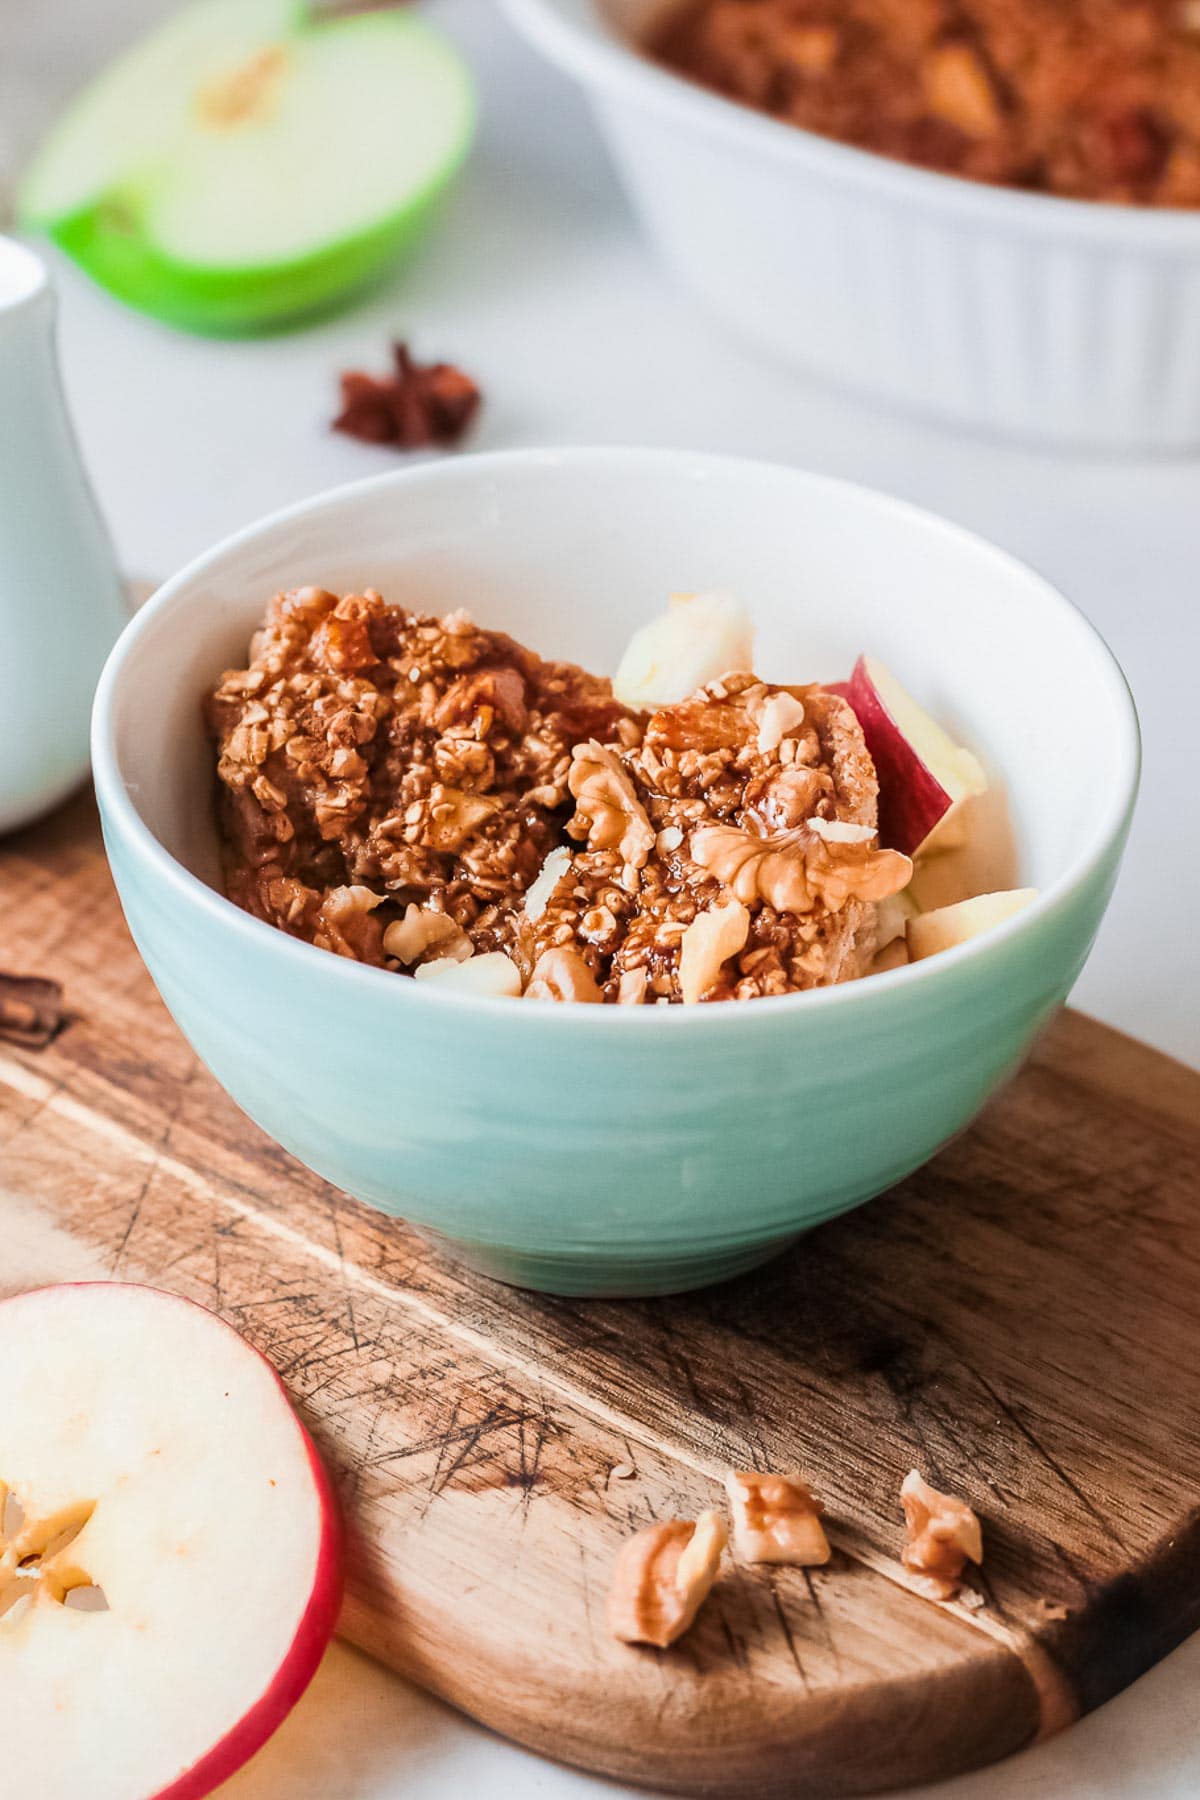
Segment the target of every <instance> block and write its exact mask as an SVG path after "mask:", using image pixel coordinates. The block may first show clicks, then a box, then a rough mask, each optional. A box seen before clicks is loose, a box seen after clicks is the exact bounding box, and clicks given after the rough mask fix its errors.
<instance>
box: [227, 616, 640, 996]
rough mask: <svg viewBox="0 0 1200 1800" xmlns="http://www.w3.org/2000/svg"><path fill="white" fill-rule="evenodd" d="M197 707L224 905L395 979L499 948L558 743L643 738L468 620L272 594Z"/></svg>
mask: <svg viewBox="0 0 1200 1800" xmlns="http://www.w3.org/2000/svg"><path fill="white" fill-rule="evenodd" d="M206 711H207V719H208V724H209V728H210V730H211V731H212V734H213V736H214V737H215V739H216V742H217V750H218V762H217V775H218V779H219V784H220V785H219V805H220V820H221V827H222V833H223V837H224V840H225V850H226V855H225V876H226V888H227V892H228V894H229V896H230V898H231V899H232V900H235V901H236V902H237V904H238V905H239V906H242V907H244V908H245V909H246V911H247V912H251V913H253V914H254V915H255V916H256V917H257V918H260V919H265V920H266V921H267V922H268V923H269V924H272V925H277V926H280V927H281V928H282V929H283V930H285V931H288V932H290V933H291V934H292V935H293V936H295V937H301V938H305V939H307V940H308V942H310V943H313V944H317V945H319V946H321V947H322V948H324V949H327V950H334V951H337V952H338V953H339V954H340V955H343V956H350V957H354V958H356V959H357V960H358V961H360V962H367V963H374V964H377V965H382V964H389V965H391V966H395V967H403V968H409V967H412V966H413V965H414V964H417V963H420V962H422V961H423V960H425V959H426V957H427V956H429V955H431V954H432V953H433V952H434V951H436V952H437V953H438V954H439V955H441V956H445V955H447V954H455V955H457V954H462V955H464V956H465V955H468V954H470V953H471V952H472V951H479V952H488V951H496V950H501V949H504V948H505V947H506V946H507V945H508V944H509V943H510V941H511V936H512V930H513V923H514V918H515V914H516V908H517V903H518V902H519V900H520V898H521V897H522V895H523V894H524V891H525V889H526V888H527V887H528V886H529V885H530V883H531V882H532V881H533V879H534V877H535V876H536V875H537V873H538V871H539V869H540V868H541V866H542V864H543V862H544V861H545V859H546V856H547V854H548V853H549V851H550V850H551V849H552V848H553V847H554V845H555V844H556V843H558V842H559V839H560V836H561V824H560V821H561V818H562V815H563V813H564V809H565V807H566V804H567V802H568V799H569V795H568V788H567V783H568V779H569V776H570V771H571V752H572V750H573V749H574V747H575V746H576V745H577V744H580V743H589V742H592V741H596V742H599V743H602V744H608V743H613V744H620V743H621V742H622V741H627V742H634V741H636V739H637V738H638V737H639V736H640V733H641V725H640V722H639V721H638V719H637V718H636V716H635V715H634V714H633V713H632V712H631V711H630V710H629V709H628V708H626V707H623V706H621V705H619V704H618V703H617V702H616V701H615V700H614V699H613V697H612V689H611V684H610V683H609V682H607V681H604V680H601V679H600V678H599V677H596V676H592V675H587V674H585V673H584V671H583V670H582V669H577V668H575V667H573V666H572V665H570V664H568V663H556V662H545V661H543V660H542V658H541V657H538V656H535V655H533V653H532V652H531V651H528V650H525V649H523V648H522V647H521V646H520V645H519V644H517V643H515V642H514V641H513V640H512V639H511V638H509V637H505V636H504V635H503V634H501V633H499V632H494V631H483V630H481V629H480V628H479V627H478V626H476V625H475V624H473V623H472V621H471V620H470V619H469V618H468V616H467V615H466V614H465V613H462V612H458V613H451V614H450V615H449V616H448V617H446V618H444V619H434V618H427V617H424V616H422V615H419V614H416V613H411V612H406V611H405V610H404V609H403V608H402V607H399V606H389V605H386V604H385V603H384V601H383V600H382V599H381V598H380V596H379V595H378V594H377V593H374V592H373V591H370V590H368V591H367V592H366V593H362V594H348V595H346V596H344V597H343V598H339V597H338V596H337V595H336V594H331V593H327V592H326V591H325V590H324V589H322V588H315V587H310V588H298V589H296V590H294V591H293V592H291V593H286V594H280V595H277V596H276V598H275V599H274V600H272V601H271V603H270V606H269V608H268V612H267V618H266V623H265V624H264V626H263V629H262V630H261V631H259V632H258V633H257V634H256V635H255V637H254V639H253V641H252V643H251V646H250V658H249V663H248V665H247V667H245V668H243V669H233V670H230V671H228V672H227V673H226V674H225V675H223V676H222V678H221V680H220V682H219V684H218V685H217V687H216V689H215V691H214V692H213V693H212V695H211V696H210V697H209V699H208V701H207V707H206Z"/></svg>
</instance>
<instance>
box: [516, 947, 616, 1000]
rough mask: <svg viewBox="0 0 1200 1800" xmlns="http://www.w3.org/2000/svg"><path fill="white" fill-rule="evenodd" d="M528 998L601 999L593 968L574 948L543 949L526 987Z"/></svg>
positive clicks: (602, 996)
mask: <svg viewBox="0 0 1200 1800" xmlns="http://www.w3.org/2000/svg"><path fill="white" fill-rule="evenodd" d="M525 998H526V999H527V1000H573V1001H577V1002H582V1003H584V1004H587V1003H588V1002H598V1001H601V1000H603V998H604V995H603V994H602V993H601V992H600V989H599V988H598V987H597V986H596V980H595V977H594V976H593V974H592V971H591V970H590V969H589V968H588V966H587V964H586V963H585V962H584V960H583V958H582V956H580V954H579V952H578V951H577V950H568V949H566V948H558V949H555V950H543V952H542V954H541V955H540V956H539V957H538V959H537V961H536V963H535V964H534V965H533V973H532V975H531V976H530V977H529V982H528V985H527V986H526V989H525Z"/></svg>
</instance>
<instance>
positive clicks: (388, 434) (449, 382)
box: [333, 344, 482, 450]
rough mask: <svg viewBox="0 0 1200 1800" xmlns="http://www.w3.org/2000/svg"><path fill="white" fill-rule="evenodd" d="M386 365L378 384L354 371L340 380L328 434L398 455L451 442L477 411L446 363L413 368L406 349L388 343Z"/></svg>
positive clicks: (476, 396)
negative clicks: (389, 448) (389, 368)
mask: <svg viewBox="0 0 1200 1800" xmlns="http://www.w3.org/2000/svg"><path fill="white" fill-rule="evenodd" d="M392 360H393V363H394V365H395V368H394V373H393V374H392V375H390V376H384V377H383V378H382V379H377V378H376V377H375V376H373V375H366V374H364V373H363V372H362V371H361V370H359V369H352V370H350V371H349V372H348V373H347V374H345V375H343V376H342V410H341V412H340V413H339V414H338V416H337V418H336V419H335V420H334V421H333V429H334V430H335V431H344V432H345V433H346V434H347V435H348V436H350V437H356V438H361V439H362V440H363V441H364V442H365V443H368V444H394V445H395V446H396V447H397V449H400V450H417V449H421V448H422V447H423V446H425V445H426V444H453V443H455V442H456V441H457V440H458V439H459V438H460V437H461V436H462V434H463V432H464V431H465V430H466V429H467V426H468V425H469V424H470V423H471V420H472V419H473V418H474V417H475V414H476V412H477V411H478V410H479V403H480V399H481V398H482V396H481V394H480V392H479V389H478V388H477V387H476V385H475V383H474V382H473V381H472V380H471V379H470V377H469V376H467V375H464V374H463V372H462V370H461V369H456V368H455V367H454V365H453V364H452V363H429V364H422V363H415V362H414V361H413V359H412V357H411V356H410V355H409V351H408V346H407V344H393V346H392Z"/></svg>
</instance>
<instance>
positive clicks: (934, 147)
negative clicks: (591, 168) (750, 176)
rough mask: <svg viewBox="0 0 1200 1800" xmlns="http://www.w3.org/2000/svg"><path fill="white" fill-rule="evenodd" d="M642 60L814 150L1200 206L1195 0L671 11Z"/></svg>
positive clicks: (840, 2) (803, 4)
mask: <svg viewBox="0 0 1200 1800" xmlns="http://www.w3.org/2000/svg"><path fill="white" fill-rule="evenodd" d="M648 47H649V49H650V50H651V52H652V54H654V55H655V56H657V57H658V58H660V59H661V60H662V61H663V62H665V63H667V64H668V65H669V66H670V67H672V68H674V69H676V70H678V71H679V72H680V73H681V74H684V75H687V76H690V77H691V78H692V79H694V80H696V81H699V82H702V83H703V84H704V85H705V86H707V87H711V88H714V89H716V91H717V92H719V93H722V94H726V95H728V96H729V97H730V98H731V99H734V100H740V101H743V102H745V103H747V104H749V105H751V106H754V107H758V108H760V109H761V110H762V111H764V112H768V113H772V114H774V116H775V117H777V118H780V119H785V120H787V121H789V122H790V123H792V124H794V125H800V126H803V127H804V128H805V129H807V130H809V131H815V132H819V133H820V134H821V135H822V136H825V137H831V138H839V139H841V140H842V141H843V142H845V143H849V144H855V145H857V146H858V147H859V148H861V149H864V150H873V151H876V152H878V153H879V154H881V155H884V156H891V157H896V158H899V159H900V160H902V161H905V162H911V163H918V164H921V165H923V166H925V167H926V168H931V169H940V170H943V171H945V172H946V173H949V174H953V175H965V176H968V177H972V178H974V179H975V180H979V181H990V182H999V183H1003V184H1005V185H1007V186H1011V187H1020V188H1028V189H1034V190H1039V191H1041V192H1044V193H1052V194H1060V195H1065V196H1069V197H1071V198H1075V199H1084V200H1108V201H1118V202H1124V203H1129V202H1132V203H1137V204H1142V205H1152V206H1176V207H1191V206H1200V8H1198V7H1197V4H1196V0H684V3H683V4H682V5H678V6H675V7H673V8H671V9H670V10H669V12H668V15H667V18H666V20H665V22H663V23H661V24H660V25H659V26H658V27H657V30H656V34H655V36H654V37H653V38H652V40H651V42H650V44H649V46H648Z"/></svg>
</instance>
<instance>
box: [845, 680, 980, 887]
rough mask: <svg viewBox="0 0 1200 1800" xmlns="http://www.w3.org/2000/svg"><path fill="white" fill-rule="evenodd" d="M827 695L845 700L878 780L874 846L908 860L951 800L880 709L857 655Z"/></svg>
mask: <svg viewBox="0 0 1200 1800" xmlns="http://www.w3.org/2000/svg"><path fill="white" fill-rule="evenodd" d="M829 691H830V693H834V694H840V695H841V697H842V698H843V699H844V700H848V701H849V703H850V705H851V706H852V707H853V708H854V711H855V713H856V714H857V716H858V722H859V724H860V725H861V726H862V734H863V737H864V738H865V739H866V743H867V749H868V750H869V751H870V753H871V760H872V762H873V763H874V764H875V773H876V775H877V776H878V777H879V842H880V843H881V844H882V845H884V846H885V847H886V848H888V849H890V850H902V851H903V852H904V854H905V856H911V855H912V854H913V852H914V850H916V849H917V848H918V846H919V845H921V844H923V843H924V841H925V839H926V838H927V837H928V836H929V834H930V832H931V831H932V830H933V828H934V826H935V825H936V824H937V822H938V820H939V819H941V818H942V817H943V816H944V815H945V814H946V813H948V812H949V810H950V807H951V805H952V804H953V800H952V797H951V795H949V794H948V793H947V792H946V790H945V788H944V787H943V786H942V784H941V782H940V781H939V780H938V779H937V777H936V776H935V775H934V774H933V772H932V770H930V769H929V768H927V767H926V765H925V764H924V763H923V762H922V761H921V759H920V757H919V756H918V755H917V753H916V751H915V750H914V749H913V747H912V745H911V744H910V743H909V741H908V739H907V738H906V737H905V735H904V733H903V732H902V731H901V730H900V727H899V726H898V725H897V723H896V721H895V719H893V717H892V715H891V713H890V712H889V711H888V709H887V707H886V706H885V705H884V703H883V700H882V699H881V697H880V694H879V691H878V689H877V688H876V686H875V683H874V682H873V681H872V680H871V677H870V674H869V673H868V670H867V661H866V658H865V657H864V656H860V657H859V659H858V661H857V662H856V663H855V665H854V669H853V672H852V674H851V676H850V679H849V681H843V682H837V683H835V684H833V685H832V686H831V687H830V690H829Z"/></svg>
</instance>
